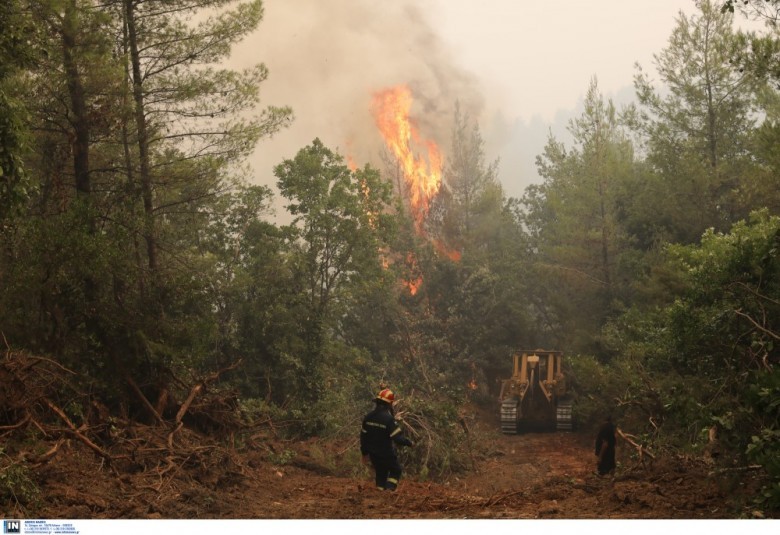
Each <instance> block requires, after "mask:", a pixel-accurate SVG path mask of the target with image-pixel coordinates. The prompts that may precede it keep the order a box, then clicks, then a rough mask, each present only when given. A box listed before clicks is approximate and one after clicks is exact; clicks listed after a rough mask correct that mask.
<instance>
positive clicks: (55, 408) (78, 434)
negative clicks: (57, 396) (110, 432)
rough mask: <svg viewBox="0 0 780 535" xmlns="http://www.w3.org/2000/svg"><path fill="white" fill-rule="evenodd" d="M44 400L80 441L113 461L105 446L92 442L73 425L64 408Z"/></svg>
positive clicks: (104, 457) (109, 460)
mask: <svg viewBox="0 0 780 535" xmlns="http://www.w3.org/2000/svg"><path fill="white" fill-rule="evenodd" d="M43 402H44V403H45V404H46V406H47V407H49V408H50V409H51V410H52V411H54V412H55V413H56V414H57V416H59V417H60V419H61V420H62V421H63V422H65V424H67V426H68V427H69V428H70V432H71V433H73V434H74V435H76V438H78V439H79V440H80V441H82V442H83V443H84V444H86V445H87V446H88V447H89V448H90V449H91V450H92V451H94V452H95V453H97V454H98V455H100V456H101V457H102V458H103V459H105V460H107V461H108V462H111V454H109V453H108V452H107V451H105V450H104V449H103V448H101V447H100V446H98V445H97V444H95V443H94V442H92V441H91V440H90V439H88V438H87V437H85V436H84V435H83V434H82V433H81V432H80V431H79V430H78V429H76V426H75V425H73V422H71V421H70V418H68V415H67V414H65V413H64V412H63V410H62V409H60V408H59V407H58V406H56V405H55V404H54V403H52V402H51V401H49V400H48V399H46V398H43Z"/></svg>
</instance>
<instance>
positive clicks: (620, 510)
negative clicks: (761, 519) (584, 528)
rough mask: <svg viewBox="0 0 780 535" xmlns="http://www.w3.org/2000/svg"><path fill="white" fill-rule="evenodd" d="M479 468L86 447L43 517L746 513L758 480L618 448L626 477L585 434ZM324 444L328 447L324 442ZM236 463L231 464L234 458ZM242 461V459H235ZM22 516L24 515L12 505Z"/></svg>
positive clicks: (527, 439)
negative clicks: (349, 471)
mask: <svg viewBox="0 0 780 535" xmlns="http://www.w3.org/2000/svg"><path fill="white" fill-rule="evenodd" d="M492 440H494V442H492V443H491V448H490V451H491V453H490V454H489V455H487V456H486V457H485V456H483V457H482V458H481V459H480V460H479V461H478V462H476V471H475V472H473V473H471V474H470V475H468V476H466V477H453V478H451V479H450V480H449V481H446V482H442V483H432V482H421V481H415V480H414V479H413V478H405V479H403V480H402V481H401V486H400V488H399V490H398V491H397V492H395V493H389V492H381V491H378V490H376V489H375V488H374V485H373V481H372V478H371V476H370V474H369V473H368V471H366V472H365V474H364V476H363V477H352V478H349V477H338V476H335V475H329V469H328V468H327V467H325V466H322V465H320V464H318V462H317V461H316V459H314V458H312V457H310V456H308V455H307V450H306V448H302V449H299V450H298V453H297V454H296V456H295V457H294V458H292V459H288V462H287V463H285V464H283V465H279V463H276V464H274V463H271V462H269V459H268V456H267V455H266V454H261V452H255V453H256V455H252V454H247V455H243V456H242V457H241V458H240V459H239V460H238V462H240V463H241V464H242V473H240V474H239V473H238V472H237V471H236V470H235V469H234V468H232V469H231V468H225V469H224V470H222V469H219V468H218V467H216V466H211V467H209V468H208V469H206V467H204V466H200V467H199V466H189V467H188V466H184V465H182V466H178V467H177V466H174V465H170V464H168V465H165V464H164V463H160V464H159V465H158V466H157V467H156V468H155V469H153V470H152V469H147V470H145V471H140V472H139V473H137V474H128V473H123V474H121V475H120V476H117V474H116V473H112V472H111V471H109V470H107V469H106V468H105V467H104V466H102V464H101V463H100V461H99V460H98V459H96V458H95V456H94V455H90V452H88V451H84V450H83V449H81V448H80V447H79V444H76V443H74V444H73V445H72V447H71V448H70V449H68V450H65V451H64V452H63V454H62V455H60V456H58V457H57V458H55V459H54V460H52V461H51V462H50V463H48V464H47V465H46V467H45V468H44V469H43V470H42V471H41V472H39V473H37V475H36V477H37V478H38V484H39V486H40V489H41V493H42V496H43V497H45V500H44V502H43V503H42V505H41V508H40V509H39V510H38V511H37V512H36V514H35V515H34V516H38V517H41V518H249V519H277V518H290V519H325V518H328V519H366V518H412V519H414V518H418V519H423V518H438V519H457V518H495V519H498V518H567V519H578V518H739V517H745V516H750V514H751V511H750V509H744V508H738V507H736V506H735V505H734V504H733V503H732V501H731V499H732V498H733V497H734V496H739V495H740V494H744V493H749V492H751V489H750V488H748V486H749V485H750V481H749V479H747V478H745V477H743V476H740V477H738V478H730V479H726V478H724V477H722V476H715V475H714V474H715V472H714V471H713V467H711V466H708V465H706V464H704V463H702V462H700V461H693V460H685V459H673V460H665V461H659V462H656V463H655V464H654V465H649V466H639V465H637V464H636V461H635V460H632V459H631V455H630V451H628V450H627V449H626V448H623V449H622V450H621V449H619V452H618V462H619V467H618V470H617V473H616V476H615V477H600V476H597V475H595V474H594V473H593V469H594V460H595V459H594V456H593V453H592V452H591V447H590V439H589V437H587V436H584V435H578V434H574V433H549V434H529V435H519V436H503V435H501V434H498V433H496V434H495V435H494V436H492ZM320 446H322V445H320ZM226 466H227V465H226ZM231 466H233V467H235V466H236V465H235V463H233V464H231ZM8 513H11V514H14V513H16V514H15V515H14V516H17V517H18V516H23V515H19V514H18V513H19V511H6V514H8Z"/></svg>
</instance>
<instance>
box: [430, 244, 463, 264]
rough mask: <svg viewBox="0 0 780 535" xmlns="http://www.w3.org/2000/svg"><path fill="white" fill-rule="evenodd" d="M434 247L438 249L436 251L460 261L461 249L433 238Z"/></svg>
mask: <svg viewBox="0 0 780 535" xmlns="http://www.w3.org/2000/svg"><path fill="white" fill-rule="evenodd" d="M433 248H434V249H436V252H437V253H439V254H440V255H444V256H446V257H447V258H449V259H450V260H452V261H453V262H460V257H461V254H460V251H457V250H455V249H450V248H449V247H447V246H446V245H444V243H442V242H441V241H440V240H433Z"/></svg>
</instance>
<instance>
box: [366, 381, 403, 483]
mask: <svg viewBox="0 0 780 535" xmlns="http://www.w3.org/2000/svg"><path fill="white" fill-rule="evenodd" d="M394 402H395V395H394V394H393V391H392V390H390V389H389V388H385V389H384V390H382V391H381V392H379V394H377V396H376V399H375V400H374V403H375V404H376V406H375V407H374V410H373V411H371V412H369V413H368V414H367V415H366V416H365V417H364V418H363V426H362V429H361V431H360V454H361V455H362V456H363V464H365V465H366V466H368V464H369V462H370V463H371V465H372V466H373V467H374V471H375V472H376V487H377V488H378V489H379V490H389V491H394V490H395V489H396V488H398V480H399V479H401V464H400V463H399V462H398V456H397V454H396V450H395V445H394V444H399V445H401V446H413V443H412V441H411V440H409V439H408V438H406V437H405V436H404V435H403V431H402V429H401V427H400V426H399V425H398V422H396V420H395V415H394V413H393V403H394Z"/></svg>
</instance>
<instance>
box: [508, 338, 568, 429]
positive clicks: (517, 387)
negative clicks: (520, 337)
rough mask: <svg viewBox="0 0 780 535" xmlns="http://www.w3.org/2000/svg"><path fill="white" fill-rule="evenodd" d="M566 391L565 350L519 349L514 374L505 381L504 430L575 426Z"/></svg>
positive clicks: (514, 358)
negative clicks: (572, 421)
mask: <svg viewBox="0 0 780 535" xmlns="http://www.w3.org/2000/svg"><path fill="white" fill-rule="evenodd" d="M566 394H567V389H566V376H565V375H564V373H563V352H561V351H548V350H543V349H536V350H525V351H517V352H515V354H514V355H513V369H512V376H511V377H510V378H509V379H506V380H504V381H502V384H501V394H500V401H501V428H502V430H503V431H504V432H505V433H517V432H519V431H520V430H522V429H538V430H542V429H571V428H572V423H571V403H570V402H569V401H568V399H567V398H566Z"/></svg>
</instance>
